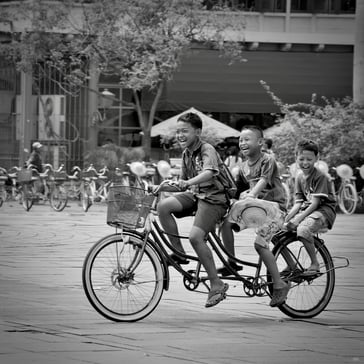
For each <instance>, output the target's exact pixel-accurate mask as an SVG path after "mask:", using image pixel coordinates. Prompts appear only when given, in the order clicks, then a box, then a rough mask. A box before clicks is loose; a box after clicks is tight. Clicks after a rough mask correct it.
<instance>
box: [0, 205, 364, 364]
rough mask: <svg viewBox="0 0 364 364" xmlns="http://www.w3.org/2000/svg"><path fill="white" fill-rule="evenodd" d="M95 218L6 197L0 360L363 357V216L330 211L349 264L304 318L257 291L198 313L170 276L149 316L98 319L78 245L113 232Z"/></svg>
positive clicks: (195, 298) (195, 301) (197, 299)
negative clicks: (319, 308) (324, 301)
mask: <svg viewBox="0 0 364 364" xmlns="http://www.w3.org/2000/svg"><path fill="white" fill-rule="evenodd" d="M105 219H106V207H105V206H102V205H99V206H92V207H91V209H90V211H89V213H87V214H85V213H83V212H82V210H81V208H80V207H79V206H77V205H76V204H72V205H71V206H70V207H68V208H67V209H66V210H65V211H63V212H61V213H57V212H53V211H52V210H51V209H50V207H48V206H34V207H33V209H32V210H31V211H30V212H25V211H24V210H23V209H22V208H21V207H20V206H19V205H17V204H15V203H12V204H9V203H7V204H5V205H4V206H3V207H2V208H1V209H0V252H1V253H0V363H1V364H18V363H19V364H20V363H37V364H43V363H44V364H53V363H56V364H58V363H59V364H68V363H70V364H73V363H92V364H95V363H103V364H109V363H152V364H153V363H159V364H163V363H168V364H169V363H171V364H174V363H180V364H182V363H201V364H214V363H226V364H230V363H257V364H260V363H270V364H273V363H290V364H291V363H330V364H332V363H358V362H359V363H363V362H364V315H363V311H364V304H363V298H364V283H363V276H364V268H363V267H364V264H363V261H364V244H363V240H364V239H363V236H364V215H363V214H356V215H354V216H350V217H348V216H343V215H339V216H338V219H337V222H336V225H335V228H334V229H333V231H332V232H330V233H328V234H326V242H327V246H328V247H329V249H330V251H331V253H332V255H334V256H342V255H344V256H347V257H348V258H349V259H350V264H351V265H350V267H349V268H345V269H340V270H337V271H336V277H337V281H336V287H335V292H334V295H333V298H332V300H331V302H330V304H329V306H328V308H327V310H326V311H324V312H323V313H321V314H320V315H319V316H318V317H316V318H314V319H310V320H293V319H290V318H288V317H286V316H285V315H283V314H282V313H281V312H280V311H279V310H278V309H272V308H269V306H268V302H269V299H268V298H267V297H262V298H250V299H248V298H236V297H228V298H227V299H226V300H225V301H223V302H222V303H220V304H219V305H218V306H216V307H214V308H210V309H205V308H204V303H205V300H206V296H205V295H202V294H199V293H196V292H189V291H187V290H186V289H184V287H183V284H182V279H181V277H180V276H179V275H177V274H176V273H172V284H171V288H170V290H169V291H168V292H165V293H164V295H163V298H162V300H161V303H160V305H159V306H158V307H157V309H156V310H155V311H154V312H153V313H152V315H150V316H149V317H147V318H145V319H144V320H143V321H139V322H137V323H113V322H111V321H108V320H106V319H104V318H103V317H101V316H100V315H99V314H98V313H97V312H96V311H94V310H93V309H92V307H91V306H90V304H89V303H88V301H87V299H86V297H85V295H84V293H83V289H82V284H81V269H82V263H83V259H84V257H85V255H86V253H87V251H88V249H89V248H90V247H91V245H92V244H93V242H95V241H96V240H98V239H99V238H101V237H103V236H105V235H107V234H110V233H112V232H113V229H111V228H110V227H108V226H107V225H106V224H105ZM188 223H189V221H188V219H185V220H184V221H183V222H182V224H181V225H182V226H181V230H182V232H183V231H187V230H188ZM251 239H252V232H250V231H249V232H244V234H242V235H241V238H240V240H239V242H238V251H239V252H242V253H244V255H245V256H246V257H248V258H249V259H255V258H256V255H255V253H254V251H253V249H252V244H251ZM249 240H250V241H249ZM244 241H245V243H244ZM239 289H240V286H237V287H232V291H234V290H239Z"/></svg>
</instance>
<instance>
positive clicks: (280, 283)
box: [254, 227, 291, 307]
mask: <svg viewBox="0 0 364 364" xmlns="http://www.w3.org/2000/svg"><path fill="white" fill-rule="evenodd" d="M273 234H274V230H273V229H268V230H267V228H264V227H262V228H259V229H258V231H257V236H256V239H255V243H254V247H255V249H256V251H257V252H258V254H259V256H260V257H261V258H262V260H263V263H264V264H265V266H266V267H267V270H268V271H269V273H270V275H271V277H272V281H273V295H272V299H271V301H270V303H269V305H270V306H271V307H276V306H279V305H281V304H282V303H284V302H285V300H286V298H287V295H288V291H289V289H290V287H291V284H290V283H289V282H288V283H286V282H285V281H284V280H283V279H282V278H281V275H280V273H279V270H278V267H277V262H276V260H275V257H274V255H273V253H272V252H271V251H270V250H269V241H270V240H271V239H272V235H273Z"/></svg>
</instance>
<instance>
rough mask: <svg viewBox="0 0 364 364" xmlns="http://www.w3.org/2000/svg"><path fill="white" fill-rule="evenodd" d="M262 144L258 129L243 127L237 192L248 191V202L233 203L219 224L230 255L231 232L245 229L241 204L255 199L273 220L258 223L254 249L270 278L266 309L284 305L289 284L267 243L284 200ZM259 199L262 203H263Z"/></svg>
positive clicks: (281, 218) (277, 226)
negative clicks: (271, 290) (283, 277)
mask: <svg viewBox="0 0 364 364" xmlns="http://www.w3.org/2000/svg"><path fill="white" fill-rule="evenodd" d="M263 142H264V139H263V132H262V130H261V129H260V128H258V127H256V126H245V127H244V128H243V129H242V132H241V134H240V139H239V147H240V150H241V152H242V154H243V156H245V157H246V160H245V161H244V162H243V164H242V167H241V168H240V171H239V174H238V179H237V186H238V190H239V191H242V190H244V189H246V188H249V190H248V191H247V192H245V193H244V194H243V196H242V199H245V198H247V197H248V198H249V197H250V198H251V199H249V200H248V199H247V200H246V201H237V202H235V203H234V204H233V206H232V207H231V210H230V213H229V218H228V219H226V220H225V221H224V223H223V226H222V228H221V234H222V239H223V243H224V245H225V248H226V250H227V251H228V253H230V254H231V255H232V256H234V255H235V254H234V250H235V249H234V232H233V231H239V230H240V229H244V228H245V227H246V226H245V225H244V222H243V221H242V220H243V219H242V216H243V212H242V211H241V207H242V205H243V204H246V203H247V202H251V205H252V206H254V203H253V202H254V200H252V199H256V198H258V199H259V205H260V206H261V209H262V210H265V214H267V215H271V216H272V217H273V219H272V220H271V221H270V222H269V223H268V224H266V223H263V225H259V224H258V225H259V226H258V227H257V230H256V233H257V235H256V239H255V243H254V247H255V249H256V251H257V252H258V254H259V256H260V257H261V258H262V260H263V262H264V264H265V265H266V267H267V270H268V271H269V273H270V274H271V276H272V280H273V295H272V299H271V301H270V306H271V307H276V306H278V305H281V304H282V303H284V302H285V300H286V297H287V294H288V291H289V289H290V284H289V283H286V282H284V281H283V280H282V278H281V276H280V273H279V271H278V267H277V264H276V261H275V258H274V256H273V254H272V252H271V251H270V250H269V242H270V241H271V239H272V237H273V235H274V234H275V233H276V232H277V231H279V230H280V228H281V227H282V226H283V222H284V215H285V206H286V197H285V192H284V187H283V185H282V182H281V179H280V177H279V172H278V166H277V163H276V161H275V159H274V157H273V156H272V155H270V154H267V153H264V152H262V146H263ZM261 200H265V201H264V202H263V201H261ZM268 212H269V213H268ZM229 264H230V266H231V267H232V268H234V269H235V270H241V269H242V267H241V266H238V265H237V264H235V263H234V262H233V261H229ZM218 272H219V273H221V274H222V275H229V274H230V271H229V269H228V268H227V267H222V268H220V269H219V270H218Z"/></svg>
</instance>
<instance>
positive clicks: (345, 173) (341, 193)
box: [331, 164, 359, 215]
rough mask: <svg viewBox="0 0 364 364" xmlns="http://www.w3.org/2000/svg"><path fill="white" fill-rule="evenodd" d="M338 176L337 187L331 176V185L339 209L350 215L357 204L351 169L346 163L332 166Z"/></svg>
mask: <svg viewBox="0 0 364 364" xmlns="http://www.w3.org/2000/svg"><path fill="white" fill-rule="evenodd" d="M333 170H334V171H336V173H337V175H338V176H339V177H340V182H339V187H338V188H336V186H335V179H334V178H332V177H331V183H332V187H333V189H334V191H335V194H336V196H337V202H338V206H339V208H340V210H341V211H342V212H343V213H344V214H346V215H351V214H353V213H354V212H355V209H356V206H357V204H358V200H359V199H358V193H357V191H356V187H355V184H354V183H355V182H354V181H355V177H353V169H352V168H351V167H350V166H348V165H347V164H341V165H339V166H337V167H336V168H333Z"/></svg>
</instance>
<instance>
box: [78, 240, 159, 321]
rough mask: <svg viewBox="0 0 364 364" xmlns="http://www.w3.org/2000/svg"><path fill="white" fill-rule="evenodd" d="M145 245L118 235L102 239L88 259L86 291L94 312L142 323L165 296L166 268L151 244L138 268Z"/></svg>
mask: <svg viewBox="0 0 364 364" xmlns="http://www.w3.org/2000/svg"><path fill="white" fill-rule="evenodd" d="M142 244H143V241H142V240H141V239H140V238H138V237H136V236H133V235H128V234H127V233H124V235H123V236H121V235H120V234H115V235H111V236H107V237H106V238H104V239H101V240H99V241H98V242H97V243H96V244H95V245H94V246H93V247H92V248H91V249H90V251H89V252H88V254H87V256H86V258H85V261H84V264H83V270H82V283H83V288H84V291H85V293H86V296H87V298H88V300H89V301H90V303H91V305H92V306H93V307H94V309H95V310H96V311H97V312H98V313H100V314H101V315H102V316H104V317H106V318H107V319H109V320H112V321H119V322H121V321H123V322H132V321H138V320H141V319H143V318H144V317H146V316H148V315H149V314H151V313H152V312H153V311H154V309H155V308H156V307H157V305H158V303H159V301H160V299H161V297H162V294H163V283H164V271H163V266H162V262H161V261H160V258H159V254H158V253H157V252H156V251H155V249H154V248H153V247H152V246H151V245H150V244H149V243H147V245H146V247H145V251H144V254H143V256H142V259H141V260H140V262H139V264H138V265H137V266H136V262H137V259H138V258H139V256H140V254H141V247H142Z"/></svg>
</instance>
